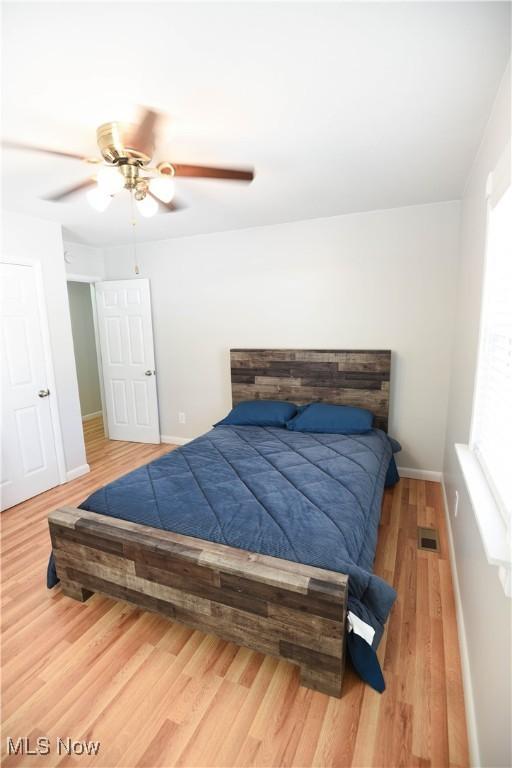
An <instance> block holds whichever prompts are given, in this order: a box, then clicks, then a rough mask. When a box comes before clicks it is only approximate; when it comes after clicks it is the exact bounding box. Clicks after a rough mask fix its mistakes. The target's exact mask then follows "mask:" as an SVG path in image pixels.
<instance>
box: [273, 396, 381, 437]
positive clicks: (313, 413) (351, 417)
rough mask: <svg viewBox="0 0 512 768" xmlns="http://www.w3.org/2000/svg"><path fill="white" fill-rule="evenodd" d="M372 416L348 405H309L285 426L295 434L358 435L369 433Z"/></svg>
mask: <svg viewBox="0 0 512 768" xmlns="http://www.w3.org/2000/svg"><path fill="white" fill-rule="evenodd" d="M372 425H373V414H372V413H370V411H366V410H365V409H364V408H353V407H352V406H349V405H329V403H311V405H307V406H306V407H305V408H304V409H303V410H301V411H300V412H299V413H298V414H297V416H295V418H294V419H292V420H291V421H289V422H288V423H287V425H286V427H287V429H292V430H294V431H295V432H321V433H326V434H327V433H332V434H339V435H360V434H362V433H363V432H369V431H370V430H371V428H372Z"/></svg>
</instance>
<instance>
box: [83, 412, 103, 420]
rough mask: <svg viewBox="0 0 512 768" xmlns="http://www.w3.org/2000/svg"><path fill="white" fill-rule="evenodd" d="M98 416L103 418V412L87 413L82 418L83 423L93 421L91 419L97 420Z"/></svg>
mask: <svg viewBox="0 0 512 768" xmlns="http://www.w3.org/2000/svg"><path fill="white" fill-rule="evenodd" d="M98 416H103V411H95V412H94V413H86V414H85V416H82V421H91V419H96V418H97V417H98Z"/></svg>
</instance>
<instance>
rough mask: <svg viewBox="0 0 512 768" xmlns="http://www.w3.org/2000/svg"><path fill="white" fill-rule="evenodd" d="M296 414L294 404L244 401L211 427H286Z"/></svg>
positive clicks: (275, 401)
mask: <svg viewBox="0 0 512 768" xmlns="http://www.w3.org/2000/svg"><path fill="white" fill-rule="evenodd" d="M296 413H297V406H296V405H295V403H287V402H283V401H282V400H246V401H244V402H243V403H238V405H236V406H235V407H234V408H233V410H232V411H231V412H230V413H228V415H227V416H226V418H225V419H222V421H218V422H217V424H214V425H213V426H214V427H219V426H222V425H228V424H232V425H237V426H249V427H286V422H287V421H289V420H290V419H292V418H293V417H294V416H295V414H296Z"/></svg>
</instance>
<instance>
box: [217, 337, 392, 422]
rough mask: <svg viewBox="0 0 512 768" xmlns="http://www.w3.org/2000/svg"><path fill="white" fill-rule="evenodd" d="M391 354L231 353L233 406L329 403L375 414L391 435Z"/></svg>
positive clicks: (316, 351) (333, 351)
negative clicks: (257, 402) (277, 402)
mask: <svg viewBox="0 0 512 768" xmlns="http://www.w3.org/2000/svg"><path fill="white" fill-rule="evenodd" d="M390 373H391V352H390V350H369V349H365V350H359V349H355V350H353V349H232V350H231V393H232V398H233V405H236V404H237V403H239V402H240V401H241V400H291V401H292V402H294V403H297V404H298V405H302V404H303V403H311V402H314V401H325V402H329V403H334V404H335V405H355V406H358V407H360V408H367V409H368V410H369V411H371V412H372V413H373V414H374V417H375V421H374V425H375V426H376V427H377V428H379V429H384V430H386V431H387V428H388V409H389V379H390Z"/></svg>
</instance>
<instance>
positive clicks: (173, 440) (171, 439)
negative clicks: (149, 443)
mask: <svg viewBox="0 0 512 768" xmlns="http://www.w3.org/2000/svg"><path fill="white" fill-rule="evenodd" d="M193 439H194V438H193V437H176V436H175V435H160V442H161V443H169V445H186V444H187V443H190V442H191V441H192V440H193Z"/></svg>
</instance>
